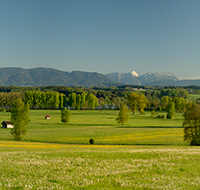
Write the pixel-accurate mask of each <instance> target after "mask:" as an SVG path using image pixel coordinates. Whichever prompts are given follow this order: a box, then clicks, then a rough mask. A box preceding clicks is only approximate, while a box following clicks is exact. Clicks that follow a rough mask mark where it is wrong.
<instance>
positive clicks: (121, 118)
mask: <svg viewBox="0 0 200 190" xmlns="http://www.w3.org/2000/svg"><path fill="white" fill-rule="evenodd" d="M128 120H129V109H128V107H127V106H126V105H125V104H122V105H121V108H120V111H119V114H118V117H117V118H116V121H117V122H118V123H121V124H122V125H124V124H125V123H127V122H128Z"/></svg>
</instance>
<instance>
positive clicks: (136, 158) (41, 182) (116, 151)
mask: <svg viewBox="0 0 200 190" xmlns="http://www.w3.org/2000/svg"><path fill="white" fill-rule="evenodd" d="M199 156H200V151H199V148H198V147H189V146H178V147H177V146H122V145H68V144H53V143H50V144H48V143H35V142H14V141H0V167H1V171H0V173H1V175H0V181H1V182H0V189H95V190H96V189H136V190H137V189H160V190H167V189H170V190H171V189H179V190H182V189H191V190H196V189H199V187H200V176H199V171H200V165H199Z"/></svg>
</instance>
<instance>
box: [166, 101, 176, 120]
mask: <svg viewBox="0 0 200 190" xmlns="http://www.w3.org/2000/svg"><path fill="white" fill-rule="evenodd" d="M174 114H175V103H174V102H172V101H171V102H170V103H169V104H168V106H167V118H168V119H172V118H173V116H174Z"/></svg>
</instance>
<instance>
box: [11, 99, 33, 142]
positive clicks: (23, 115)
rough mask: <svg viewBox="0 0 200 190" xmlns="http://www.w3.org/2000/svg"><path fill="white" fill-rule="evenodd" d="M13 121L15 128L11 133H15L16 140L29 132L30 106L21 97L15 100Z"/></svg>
mask: <svg viewBox="0 0 200 190" xmlns="http://www.w3.org/2000/svg"><path fill="white" fill-rule="evenodd" d="M11 121H12V124H13V125H14V128H13V129H12V130H11V134H12V135H14V137H15V140H18V141H20V140H22V139H23V136H24V135H25V134H26V133H27V126H28V124H29V122H30V119H29V106H28V104H26V105H24V103H23V102H22V100H21V99H17V100H15V102H14V103H13V105H12V108H11Z"/></svg>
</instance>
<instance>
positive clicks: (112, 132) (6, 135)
mask: <svg viewBox="0 0 200 190" xmlns="http://www.w3.org/2000/svg"><path fill="white" fill-rule="evenodd" d="M46 114H48V115H50V116H51V119H50V120H45V119H44V116H45V115H46ZM117 114H118V111H108V110H104V111H99V110H94V111H89V110H81V111H72V115H71V119H70V122H69V123H68V124H66V125H65V124H63V123H61V121H60V110H31V111H30V119H31V122H30V125H29V127H28V134H27V135H26V136H25V141H36V142H57V143H68V144H88V143H89V139H90V138H93V139H94V140H95V143H96V144H121V145H123V144H124V145H131V144H143V145H185V142H183V128H182V127H181V126H182V114H181V113H177V114H176V115H175V117H174V119H172V120H169V119H159V118H151V117H150V112H147V113H146V115H139V114H135V115H134V116H133V115H132V114H131V113H130V119H129V122H128V123H127V124H125V126H123V127H122V125H120V124H117V123H116V121H115V119H116V117H117ZM162 114H166V113H162ZM0 118H1V121H3V120H9V119H10V113H7V112H0ZM0 130H1V133H0V139H1V140H13V137H12V136H11V135H10V129H0Z"/></svg>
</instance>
